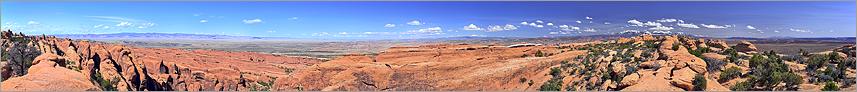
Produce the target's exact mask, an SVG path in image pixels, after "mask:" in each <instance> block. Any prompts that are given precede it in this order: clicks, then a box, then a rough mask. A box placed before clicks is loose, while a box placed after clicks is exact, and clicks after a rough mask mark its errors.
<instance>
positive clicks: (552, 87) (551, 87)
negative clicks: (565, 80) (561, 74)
mask: <svg viewBox="0 0 857 92" xmlns="http://www.w3.org/2000/svg"><path fill="white" fill-rule="evenodd" d="M561 87H562V78H551V80H548V81H547V82H545V83H544V84H542V86H541V87H540V88H539V91H560V89H561Z"/></svg>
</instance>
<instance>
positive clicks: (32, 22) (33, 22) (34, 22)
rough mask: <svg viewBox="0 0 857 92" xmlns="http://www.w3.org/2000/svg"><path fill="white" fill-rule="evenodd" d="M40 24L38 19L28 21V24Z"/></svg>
mask: <svg viewBox="0 0 857 92" xmlns="http://www.w3.org/2000/svg"><path fill="white" fill-rule="evenodd" d="M38 24H40V23H39V22H36V21H27V25H38Z"/></svg>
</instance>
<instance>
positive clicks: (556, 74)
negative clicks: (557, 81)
mask: <svg viewBox="0 0 857 92" xmlns="http://www.w3.org/2000/svg"><path fill="white" fill-rule="evenodd" d="M561 73H562V69H561V68H559V67H554V68H551V72H550V75H551V76H553V77H559V76H561V75H560V74H561Z"/></svg>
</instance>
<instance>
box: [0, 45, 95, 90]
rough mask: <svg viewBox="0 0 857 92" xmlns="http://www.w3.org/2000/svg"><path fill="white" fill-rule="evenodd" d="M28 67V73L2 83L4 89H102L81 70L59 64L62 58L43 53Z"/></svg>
mask: <svg viewBox="0 0 857 92" xmlns="http://www.w3.org/2000/svg"><path fill="white" fill-rule="evenodd" d="M39 57H42V58H39V59H36V60H34V61H38V62H34V63H36V65H33V66H32V67H30V69H28V71H29V72H30V73H28V74H27V75H24V76H21V77H16V78H11V79H9V80H6V81H4V82H3V83H0V89H3V91H100V90H101V89H99V87H98V86H95V85H93V84H92V82H90V81H89V78H88V77H86V76H84V75H83V74H82V73H80V72H76V71H74V70H70V69H67V68H65V67H59V66H57V62H55V61H60V60H61V58H56V55H53V54H43V55H41V56H39Z"/></svg>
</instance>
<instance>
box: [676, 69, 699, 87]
mask: <svg viewBox="0 0 857 92" xmlns="http://www.w3.org/2000/svg"><path fill="white" fill-rule="evenodd" d="M696 74H697V73H696V72H694V71H693V70H692V69H690V68H682V69H678V70H675V71H672V79H673V80H672V81H671V83H672V84H673V85H675V86H677V87H680V88H684V89H685V90H691V89H693V84H691V83H693V77H695V76H696Z"/></svg>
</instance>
